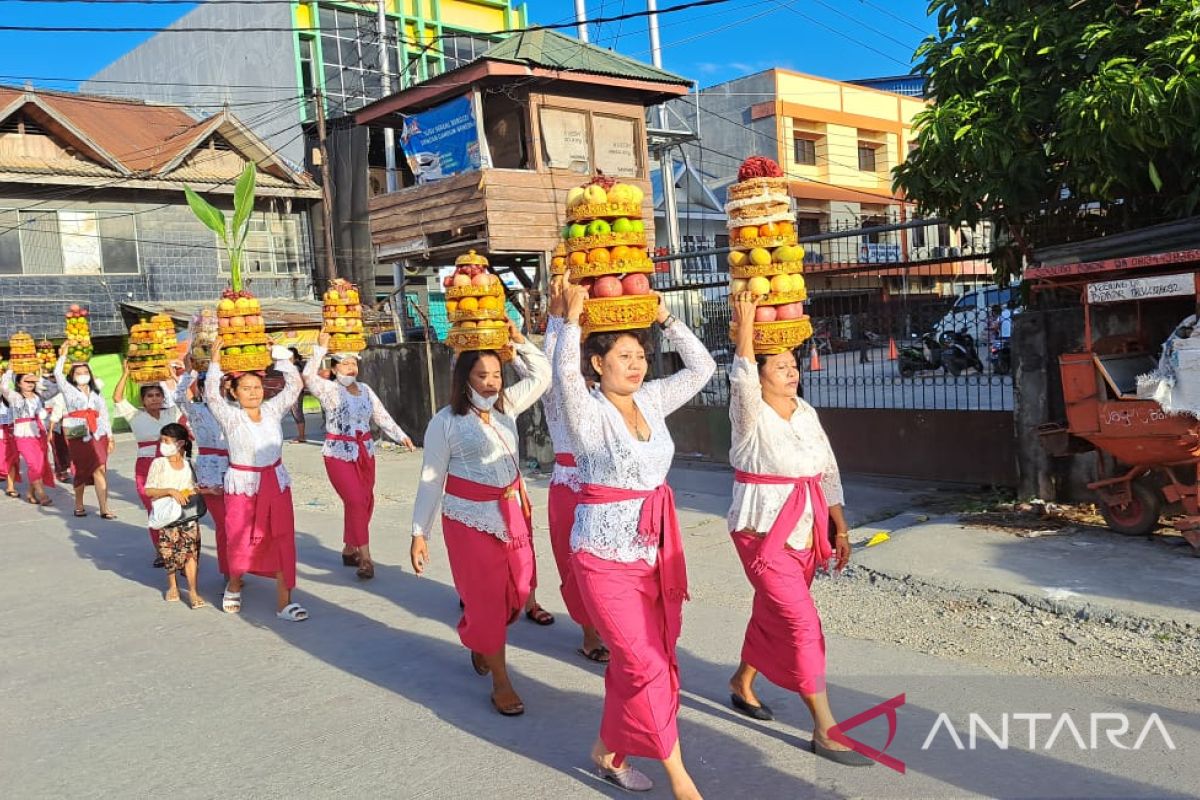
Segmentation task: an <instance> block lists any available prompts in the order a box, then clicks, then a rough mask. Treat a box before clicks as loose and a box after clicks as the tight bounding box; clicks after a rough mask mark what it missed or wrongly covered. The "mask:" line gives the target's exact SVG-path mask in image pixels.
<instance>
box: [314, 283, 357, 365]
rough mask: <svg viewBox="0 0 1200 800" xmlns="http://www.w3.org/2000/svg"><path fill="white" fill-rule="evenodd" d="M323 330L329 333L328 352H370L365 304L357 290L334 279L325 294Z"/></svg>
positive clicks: (350, 284) (352, 285)
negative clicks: (364, 318) (364, 333)
mask: <svg viewBox="0 0 1200 800" xmlns="http://www.w3.org/2000/svg"><path fill="white" fill-rule="evenodd" d="M324 303H325V305H324V307H323V309H322V315H323V316H324V318H325V321H324V325H323V327H322V330H323V331H324V332H325V333H328V334H329V349H330V351H331V352H334V353H359V352H362V351H363V350H366V349H367V340H366V338H365V337H364V336H363V319H362V305H361V304H360V301H359V296H358V287H356V286H355V285H354V284H352V283H350V282H349V281H346V280H343V279H341V278H334V279H333V280H332V281H331V282H330V284H329V290H328V291H327V292H325V297H324Z"/></svg>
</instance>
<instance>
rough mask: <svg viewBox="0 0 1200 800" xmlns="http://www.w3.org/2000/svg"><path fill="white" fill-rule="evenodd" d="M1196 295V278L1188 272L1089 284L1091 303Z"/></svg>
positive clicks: (1089, 299) (1088, 295)
mask: <svg viewBox="0 0 1200 800" xmlns="http://www.w3.org/2000/svg"><path fill="white" fill-rule="evenodd" d="M1195 293H1196V278H1195V276H1194V275H1193V274H1192V273H1190V272H1186V273H1183V274H1180V275H1162V276H1159V277H1156V278H1128V279H1126V280H1119V281H1103V282H1101V283H1089V284H1088V287H1087V299H1088V302H1089V303H1093V304H1095V303H1121V302H1128V301H1130V300H1154V299H1156V298H1159V297H1180V296H1184V295H1190V294H1195Z"/></svg>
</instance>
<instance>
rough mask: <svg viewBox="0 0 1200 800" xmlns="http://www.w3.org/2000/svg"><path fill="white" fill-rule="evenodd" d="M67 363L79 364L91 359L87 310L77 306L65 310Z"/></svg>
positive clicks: (90, 336)
mask: <svg viewBox="0 0 1200 800" xmlns="http://www.w3.org/2000/svg"><path fill="white" fill-rule="evenodd" d="M66 334H67V361H68V362H69V363H71V364H81V363H83V362H86V361H88V360H89V359H90V358H91V357H92V328H91V326H90V325H89V324H88V310H87V308H85V307H83V306H79V305H72V306H71V307H70V308H69V309H67V322H66Z"/></svg>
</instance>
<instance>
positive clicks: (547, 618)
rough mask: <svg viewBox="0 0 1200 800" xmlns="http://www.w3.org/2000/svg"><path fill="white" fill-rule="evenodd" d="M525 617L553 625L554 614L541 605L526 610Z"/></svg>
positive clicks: (539, 622)
mask: <svg viewBox="0 0 1200 800" xmlns="http://www.w3.org/2000/svg"><path fill="white" fill-rule="evenodd" d="M525 617H526V618H527V619H529V620H530V621H531V622H536V623H537V624H538V625H553V624H554V615H553V614H551V613H550V612H549V611H547V610H546V609H544V608H542V607H541V606H539V605H535V606H534V607H533V608H531V609H529V610H528V611H526V612H525Z"/></svg>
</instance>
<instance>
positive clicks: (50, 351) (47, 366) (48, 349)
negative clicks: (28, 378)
mask: <svg viewBox="0 0 1200 800" xmlns="http://www.w3.org/2000/svg"><path fill="white" fill-rule="evenodd" d="M37 355H38V361H40V362H41V364H42V374H43V375H53V374H54V363H55V362H56V361H58V351H57V350H55V349H54V342H52V341H50V340H49V339H42V340H41V341H40V342H38V343H37Z"/></svg>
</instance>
